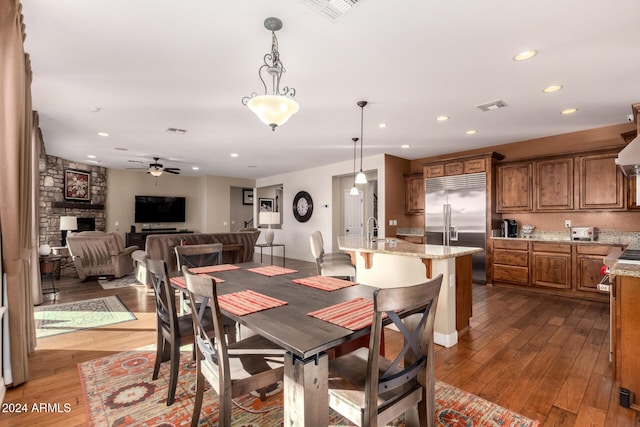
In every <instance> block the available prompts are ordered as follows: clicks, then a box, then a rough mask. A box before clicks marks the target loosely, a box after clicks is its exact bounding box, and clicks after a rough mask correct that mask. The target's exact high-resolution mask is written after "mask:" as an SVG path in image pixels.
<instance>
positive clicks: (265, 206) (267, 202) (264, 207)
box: [258, 197, 273, 212]
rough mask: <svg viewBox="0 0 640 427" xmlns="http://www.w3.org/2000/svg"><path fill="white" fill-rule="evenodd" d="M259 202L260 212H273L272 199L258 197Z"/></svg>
mask: <svg viewBox="0 0 640 427" xmlns="http://www.w3.org/2000/svg"><path fill="white" fill-rule="evenodd" d="M258 201H259V202H260V212H273V199H263V198H262V197H261V198H260V199H258Z"/></svg>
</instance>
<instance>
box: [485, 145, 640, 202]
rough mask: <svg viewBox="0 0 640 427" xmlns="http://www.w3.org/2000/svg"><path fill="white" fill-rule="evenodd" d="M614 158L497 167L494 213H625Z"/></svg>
mask: <svg viewBox="0 0 640 427" xmlns="http://www.w3.org/2000/svg"><path fill="white" fill-rule="evenodd" d="M616 157H617V151H616V152H600V153H593V154H582V155H574V156H562V157H553V158H545V159H540V160H530V161H522V162H514V163H505V164H499V165H498V166H497V167H496V175H497V177H496V183H497V193H498V194H497V212H498V213H503V212H531V211H535V212H562V211H574V210H585V211H593V210H609V211H611V210H625V209H626V206H627V198H628V197H629V196H628V195H627V193H626V188H627V184H626V181H625V179H624V176H623V175H622V172H621V171H620V169H619V168H618V166H617V165H616V164H615V158H616ZM629 206H631V204H629Z"/></svg>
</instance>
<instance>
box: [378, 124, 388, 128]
mask: <svg viewBox="0 0 640 427" xmlns="http://www.w3.org/2000/svg"><path fill="white" fill-rule="evenodd" d="M378 127H379V128H380V129H382V128H386V127H387V124H386V123H380V124H379V125H378Z"/></svg>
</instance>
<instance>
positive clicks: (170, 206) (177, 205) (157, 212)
mask: <svg viewBox="0 0 640 427" xmlns="http://www.w3.org/2000/svg"><path fill="white" fill-rule="evenodd" d="M184 221H185V198H184V197H161V196H136V207H135V222H184Z"/></svg>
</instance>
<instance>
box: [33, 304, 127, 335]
mask: <svg viewBox="0 0 640 427" xmlns="http://www.w3.org/2000/svg"><path fill="white" fill-rule="evenodd" d="M33 310H34V313H33V315H34V318H35V322H36V337H37V338H46V337H51V336H54V335H60V334H66V333H68V332H75V331H79V330H83V329H90V328H99V327H102V326H107V325H113V324H115V323H120V322H127V321H129V320H135V319H136V316H134V314H133V313H131V312H130V311H129V309H128V308H127V307H126V306H125V305H124V304H123V303H122V301H120V298H118V297H117V296H109V297H104V298H93V299H88V300H82V301H74V302H67V303H63V304H51V305H42V306H38V307H34V309H33Z"/></svg>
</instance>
